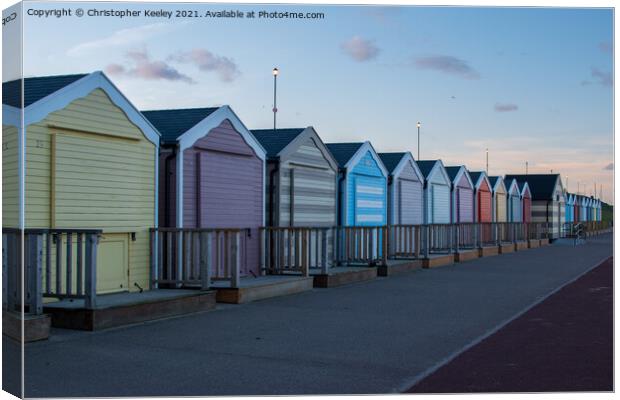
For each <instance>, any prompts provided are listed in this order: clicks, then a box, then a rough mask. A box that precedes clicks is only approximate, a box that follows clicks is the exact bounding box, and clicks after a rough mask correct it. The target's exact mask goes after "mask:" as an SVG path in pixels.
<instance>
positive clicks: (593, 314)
mask: <svg viewBox="0 0 620 400" xmlns="http://www.w3.org/2000/svg"><path fill="white" fill-rule="evenodd" d="M612 390H613V258H609V259H608V260H606V261H604V262H603V263H602V264H600V265H599V266H598V267H596V268H594V269H593V270H591V271H590V272H588V273H586V274H585V275H583V276H582V277H581V278H579V279H577V280H576V281H575V282H573V283H571V284H569V285H567V286H565V287H564V288H562V289H561V290H560V291H558V292H557V293H555V294H553V295H552V296H550V297H549V298H547V299H546V300H544V301H543V302H542V303H540V304H538V305H536V306H535V307H533V308H532V309H530V310H529V311H527V312H526V313H525V314H523V315H521V316H520V317H518V318H517V319H515V320H513V321H511V322H510V323H509V324H507V325H506V326H504V327H503V328H501V329H500V330H499V331H497V332H496V333H494V334H493V335H491V336H489V337H488V338H486V339H484V340H483V341H482V342H480V343H478V344H477V345H475V346H473V347H471V348H470V349H468V350H467V351H465V352H464V353H462V354H460V355H458V356H457V357H456V358H455V359H453V360H452V361H451V362H449V363H448V364H446V365H444V366H442V367H441V368H439V369H438V370H437V371H435V372H434V373H432V374H431V375H429V376H427V377H426V378H424V379H422V380H421V381H420V382H418V383H417V384H416V385H414V386H413V387H412V388H411V389H409V390H408V392H409V393H472V392H550V391H552V392H566V391H612Z"/></svg>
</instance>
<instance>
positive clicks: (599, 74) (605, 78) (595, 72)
mask: <svg viewBox="0 0 620 400" xmlns="http://www.w3.org/2000/svg"><path fill="white" fill-rule="evenodd" d="M591 74H592V78H594V81H595V82H596V83H598V84H599V85H602V86H608V87H611V86H613V84H614V82H613V78H612V76H611V72H604V71H601V70H600V69H598V68H596V67H592V69H591Z"/></svg>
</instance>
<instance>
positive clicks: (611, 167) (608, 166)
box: [603, 163, 614, 171]
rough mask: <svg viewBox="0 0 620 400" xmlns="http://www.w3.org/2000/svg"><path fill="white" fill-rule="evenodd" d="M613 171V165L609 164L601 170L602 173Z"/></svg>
mask: <svg viewBox="0 0 620 400" xmlns="http://www.w3.org/2000/svg"><path fill="white" fill-rule="evenodd" d="M613 170H614V163H609V164H607V165H606V166H605V167H604V168H603V171H613Z"/></svg>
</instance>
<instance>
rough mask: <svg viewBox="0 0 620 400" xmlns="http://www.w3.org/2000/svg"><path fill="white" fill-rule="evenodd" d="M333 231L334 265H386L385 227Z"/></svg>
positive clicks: (347, 227)
mask: <svg viewBox="0 0 620 400" xmlns="http://www.w3.org/2000/svg"><path fill="white" fill-rule="evenodd" d="M333 231H334V243H335V246H334V248H335V250H334V263H335V264H366V265H377V264H382V265H385V264H386V263H387V257H388V229H387V226H338V227H335V228H333Z"/></svg>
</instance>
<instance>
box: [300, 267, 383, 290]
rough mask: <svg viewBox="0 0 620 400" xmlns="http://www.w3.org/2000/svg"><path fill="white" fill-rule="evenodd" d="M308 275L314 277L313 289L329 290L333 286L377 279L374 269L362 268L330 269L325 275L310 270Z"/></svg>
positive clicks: (375, 269)
mask: <svg viewBox="0 0 620 400" xmlns="http://www.w3.org/2000/svg"><path fill="white" fill-rule="evenodd" d="M310 275H312V276H313V277H314V287H316V288H331V287H335V286H342V285H347V284H349V283H356V282H363V281H368V280H371V279H375V278H376V277H377V268H376V267H362V266H359V267H357V266H341V267H332V268H330V269H329V270H328V272H327V274H323V273H322V272H321V271H319V270H317V271H312V270H310Z"/></svg>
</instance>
